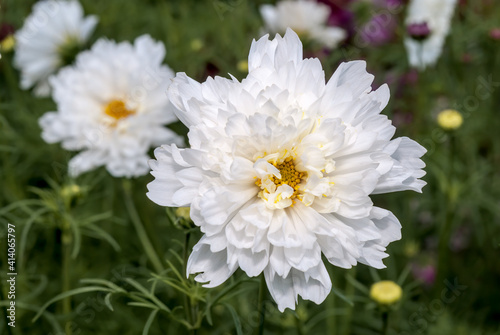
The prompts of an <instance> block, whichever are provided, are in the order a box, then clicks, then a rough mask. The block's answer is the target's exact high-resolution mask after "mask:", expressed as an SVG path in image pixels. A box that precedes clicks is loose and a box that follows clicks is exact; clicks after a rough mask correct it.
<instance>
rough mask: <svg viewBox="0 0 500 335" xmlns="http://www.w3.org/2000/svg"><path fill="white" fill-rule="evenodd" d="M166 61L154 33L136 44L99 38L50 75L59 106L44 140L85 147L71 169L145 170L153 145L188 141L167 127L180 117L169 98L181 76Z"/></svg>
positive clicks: (45, 125)
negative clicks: (173, 82)
mask: <svg viewBox="0 0 500 335" xmlns="http://www.w3.org/2000/svg"><path fill="white" fill-rule="evenodd" d="M164 58H165V47H164V45H163V43H161V42H155V41H154V40H153V39H152V38H151V37H150V36H149V35H143V36H140V37H138V38H137V39H136V40H135V42H134V44H133V45H132V44H130V43H129V42H122V43H118V44H117V43H115V42H113V41H109V40H106V39H100V40H98V41H97V42H96V43H95V44H94V45H93V46H92V49H91V50H90V51H85V52H82V53H81V54H79V55H78V57H77V59H76V65H75V66H74V67H66V68H63V69H62V70H61V71H60V72H59V74H58V75H57V76H54V77H51V78H50V81H51V84H52V87H53V88H54V91H53V98H54V100H55V102H56V103H57V108H58V110H57V112H50V113H46V114H45V115H43V116H42V117H41V118H40V121H39V122H40V126H41V127H42V129H43V133H42V137H43V139H44V140H45V141H46V142H48V143H55V142H62V146H63V148H65V149H67V150H83V152H81V153H80V154H78V155H77V156H75V157H74V158H72V159H71V161H70V163H69V164H70V166H69V167H70V173H71V174H73V175H78V174H80V173H82V172H85V171H88V170H91V169H94V168H96V167H98V166H102V165H105V166H106V168H107V169H108V171H109V173H110V174H112V175H113V176H115V177H121V176H127V177H131V176H140V175H144V174H146V173H147V172H148V170H149V168H148V165H147V162H148V158H149V157H148V155H147V151H148V150H149V148H150V147H151V146H158V145H161V144H165V143H172V142H175V143H182V140H181V138H180V137H179V136H177V135H176V134H175V133H174V132H173V131H171V130H170V129H167V128H165V127H164V125H165V124H168V123H171V122H173V121H175V120H176V117H175V115H174V113H173V106H172V105H171V104H170V102H169V101H168V99H166V97H165V91H166V89H167V87H168V85H169V84H170V83H171V80H172V78H173V76H174V73H173V71H172V70H171V69H170V68H169V67H168V66H165V65H161V63H162V61H163V59H164Z"/></svg>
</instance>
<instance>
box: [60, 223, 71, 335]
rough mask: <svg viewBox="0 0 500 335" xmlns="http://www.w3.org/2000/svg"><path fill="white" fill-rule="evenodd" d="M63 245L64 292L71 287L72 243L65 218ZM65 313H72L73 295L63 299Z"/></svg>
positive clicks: (66, 326)
mask: <svg viewBox="0 0 500 335" xmlns="http://www.w3.org/2000/svg"><path fill="white" fill-rule="evenodd" d="M61 230H62V233H61V245H62V274H61V275H62V288H63V292H68V291H69V290H70V289H71V278H70V274H71V243H72V236H71V232H70V226H69V223H68V222H67V221H66V220H63V223H62V227H61ZM62 309H63V314H64V315H65V316H68V315H69V314H70V313H71V297H65V298H64V299H63V300H62ZM65 331H66V334H67V335H71V333H72V331H71V323H70V322H67V323H66V325H65Z"/></svg>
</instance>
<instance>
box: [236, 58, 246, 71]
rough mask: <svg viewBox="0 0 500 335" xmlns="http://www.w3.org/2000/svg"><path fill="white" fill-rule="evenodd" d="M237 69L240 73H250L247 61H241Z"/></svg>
mask: <svg viewBox="0 0 500 335" xmlns="http://www.w3.org/2000/svg"><path fill="white" fill-rule="evenodd" d="M236 67H237V68H238V71H240V72H248V62H247V61H246V60H240V61H239V62H238V64H237V65H236Z"/></svg>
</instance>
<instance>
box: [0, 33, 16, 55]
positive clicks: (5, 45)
mask: <svg viewBox="0 0 500 335" xmlns="http://www.w3.org/2000/svg"><path fill="white" fill-rule="evenodd" d="M14 45H16V40H15V39H14V36H13V35H8V36H7V37H5V38H4V39H3V40H2V42H0V49H2V51H4V52H9V51H11V50H12V49H13V48H14Z"/></svg>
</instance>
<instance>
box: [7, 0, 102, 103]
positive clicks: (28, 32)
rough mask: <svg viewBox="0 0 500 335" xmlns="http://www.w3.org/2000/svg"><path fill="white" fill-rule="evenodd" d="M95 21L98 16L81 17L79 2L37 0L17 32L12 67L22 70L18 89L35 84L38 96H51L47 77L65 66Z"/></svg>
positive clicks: (84, 39) (92, 29) (82, 42)
mask: <svg viewBox="0 0 500 335" xmlns="http://www.w3.org/2000/svg"><path fill="white" fill-rule="evenodd" d="M96 24H97V17H95V16H93V15H91V16H87V17H85V18H84V17H83V9H82V6H81V5H80V3H79V2H78V1H62V0H46V1H38V2H37V3H35V5H34V6H33V12H32V13H31V14H30V15H29V16H28V17H27V18H26V20H25V21H24V25H23V27H22V29H20V30H19V31H18V32H17V33H16V53H15V58H14V64H15V66H16V67H17V68H18V69H19V70H21V88H22V89H25V90H26V89H29V88H30V87H32V86H34V85H35V89H34V93H35V94H36V95H38V96H48V95H50V86H49V83H48V78H49V76H50V75H51V74H53V73H55V72H56V71H57V69H59V68H60V67H62V66H64V65H66V64H65V62H66V61H67V60H66V59H64V58H65V57H67V56H70V55H69V54H68V53H75V52H76V51H77V50H75V49H77V48H79V47H80V46H81V45H83V44H84V43H85V42H86V41H87V40H88V38H89V37H90V34H91V33H92V32H93V31H94V28H95V26H96Z"/></svg>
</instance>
